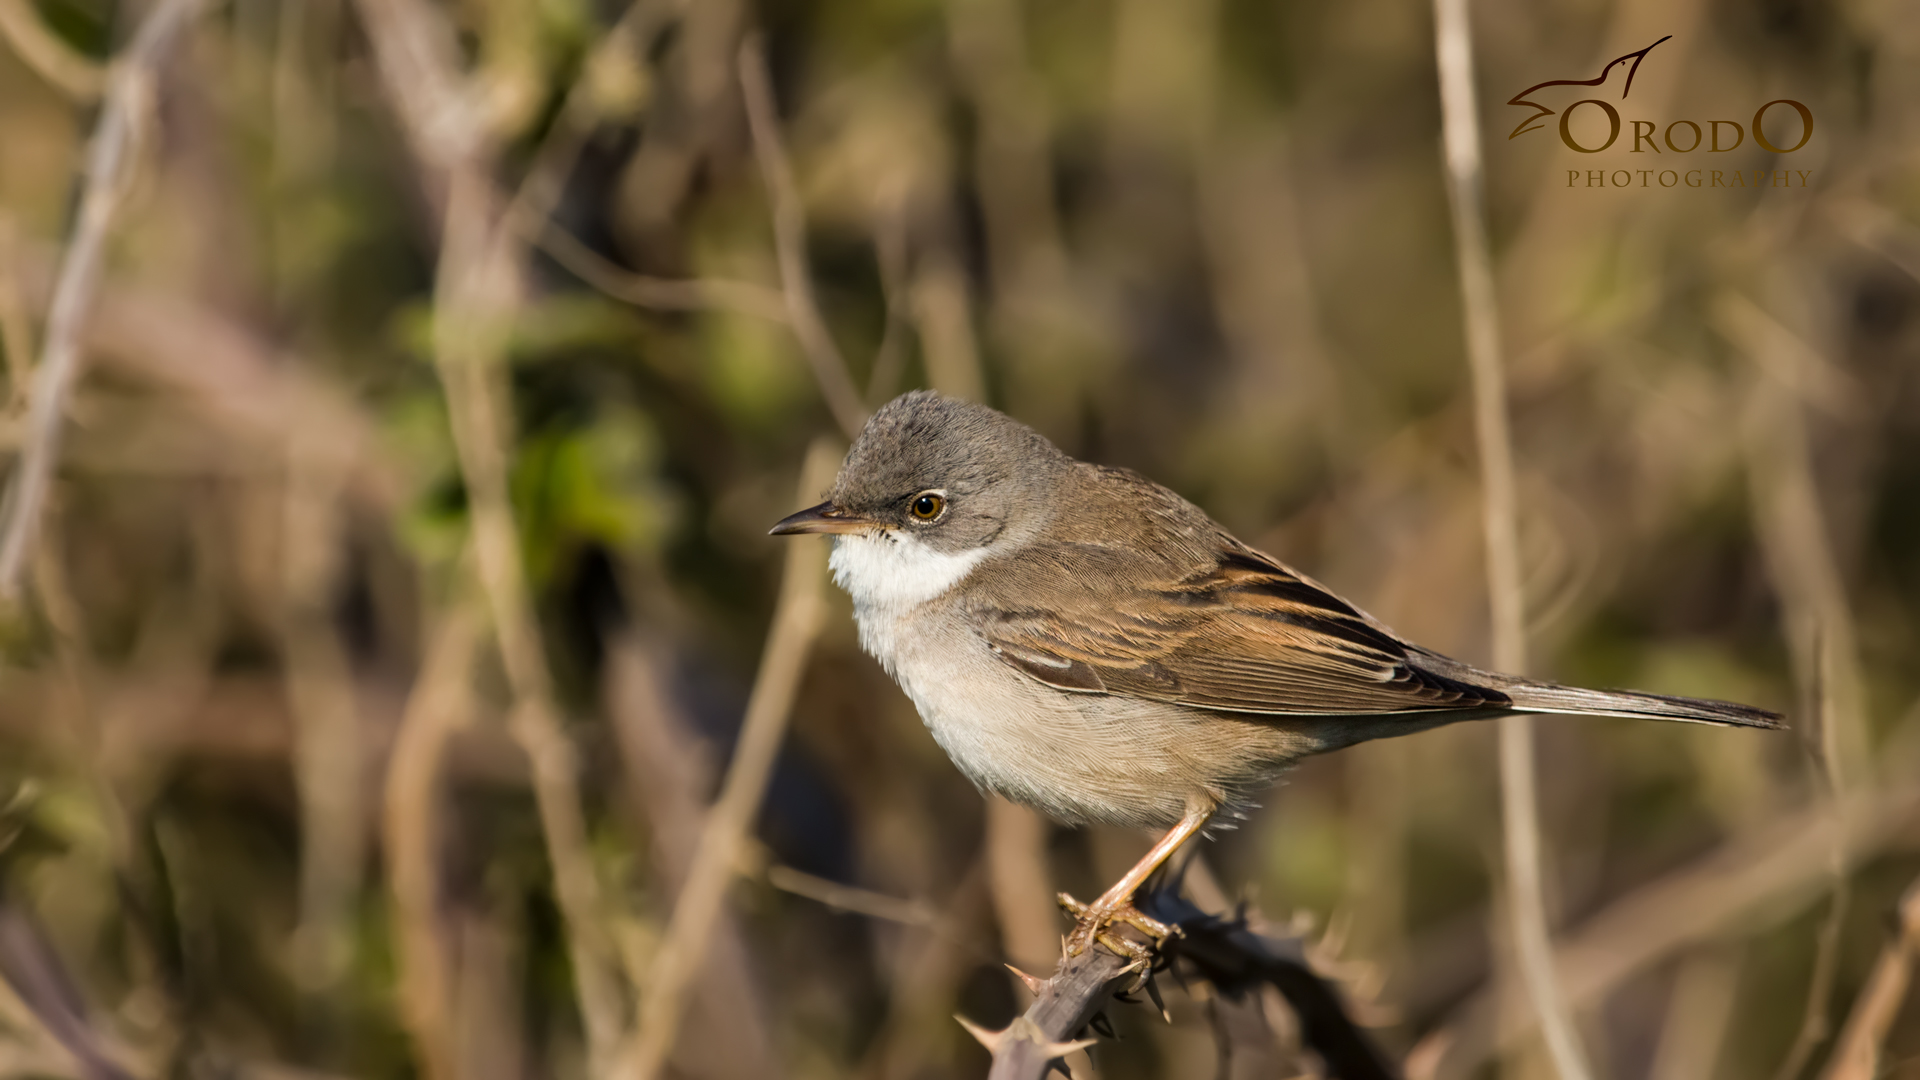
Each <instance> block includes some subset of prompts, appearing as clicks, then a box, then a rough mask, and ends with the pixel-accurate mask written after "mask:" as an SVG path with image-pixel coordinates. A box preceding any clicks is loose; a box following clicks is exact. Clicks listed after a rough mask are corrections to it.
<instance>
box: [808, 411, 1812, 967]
mask: <svg viewBox="0 0 1920 1080" xmlns="http://www.w3.org/2000/svg"><path fill="white" fill-rule="evenodd" d="M808 533H827V534H831V535H832V536H833V555H832V558H831V560H830V562H829V565H830V566H831V568H832V571H833V576H834V580H835V581H836V582H837V583H838V584H839V585H840V587H841V588H843V589H845V590H846V591H847V592H848V593H849V594H850V595H851V596H852V598H853V611H854V618H855V620H856V621H857V622H858V624H859V630H860V644H861V646H862V647H863V648H865V649H866V651H867V652H869V653H871V654H873V656H874V657H875V658H877V659H878V660H879V661H880V663H881V665H882V666H883V667H885V668H886V670H887V672H888V674H890V675H892V676H893V677H894V679H896V680H897V681H898V682H899V684H900V687H901V689H902V690H904V691H906V693H907V696H908V697H910V698H912V699H913V703H914V705H915V707H917V708H918V709H919V712H920V717H921V719H922V720H924V721H925V723H926V725H927V727H928V729H930V730H931V731H932V733H933V737H934V739H935V740H937V741H938V742H939V743H940V745H941V747H942V748H944V749H945V750H946V752H947V754H948V755H949V756H951V757H952V758H953V762H954V764H955V765H956V766H958V767H959V769H960V771H961V772H963V773H965V774H966V775H967V777H968V778H969V779H971V780H972V781H973V782H974V784H975V785H976V786H977V787H979V788H980V789H981V790H982V791H985V792H991V793H993V794H996V795H1000V796H1003V797H1005V798H1007V799H1010V800H1012V801H1014V802H1017V803H1022V804H1025V805H1027V806H1031V807H1033V808H1035V809H1037V810H1040V811H1041V812H1043V813H1046V814H1048V815H1050V816H1052V817H1054V818H1056V819H1058V820H1060V821H1062V822H1066V823H1069V824H1085V823H1088V822H1104V823H1107V824H1112V825H1123V826H1133V827H1150V828H1156V829H1168V830H1169V831H1168V832H1167V834H1166V835H1165V837H1164V838H1163V839H1162V840H1160V842H1159V843H1157V844H1155V845H1154V847H1153V849H1152V850H1151V851H1149V852H1148V853H1147V855H1146V857H1145V858H1143V859H1141V860H1140V862H1139V864H1137V865H1136V866H1134V867H1133V869H1131V870H1129V871H1128V872H1127V874H1126V875H1125V876H1124V877H1122V878H1121V879H1120V880H1119V881H1118V882H1116V883H1115V884H1114V886H1113V887H1112V888H1111V889H1109V890H1107V891H1106V893H1105V894H1103V895H1102V896H1101V897H1100V898H1099V899H1097V900H1095V901H1094V902H1093V903H1091V904H1081V903H1079V902H1077V901H1073V900H1072V899H1071V898H1069V897H1065V896H1062V898H1061V902H1062V904H1064V905H1066V906H1067V907H1068V908H1069V910H1072V911H1074V912H1075V913H1076V914H1077V915H1078V916H1079V920H1078V923H1077V925H1076V926H1075V929H1074V932H1073V934H1071V935H1070V936H1069V938H1068V951H1069V953H1070V954H1077V953H1079V952H1081V951H1084V950H1085V949H1086V948H1087V947H1088V946H1089V945H1091V944H1092V943H1093V942H1094V941H1101V942H1103V943H1106V944H1108V945H1110V946H1113V947H1116V948H1120V949H1122V950H1126V951H1136V950H1137V947H1133V950H1129V947H1128V946H1127V944H1126V939H1124V938H1121V937H1119V936H1118V935H1112V934H1110V933H1109V930H1110V928H1111V927H1112V926H1113V925H1114V924H1115V923H1118V922H1125V923H1129V924H1131V925H1133V926H1135V927H1138V928H1139V929H1141V930H1142V931H1144V932H1146V933H1148V934H1149V935H1152V936H1154V937H1156V938H1158V937H1164V936H1165V935H1166V934H1167V933H1168V932H1169V930H1168V928H1167V927H1165V926H1163V925H1161V924H1159V923H1158V922H1156V921H1154V920H1153V919H1151V918H1148V917H1147V916H1145V915H1144V914H1142V913H1140V912H1139V911H1138V910H1136V909H1135V908H1134V907H1133V896H1134V893H1135V891H1136V890H1137V889H1139V888H1140V886H1141V885H1142V884H1144V883H1145V881H1146V880H1147V878H1148V877H1149V876H1150V875H1151V874H1152V873H1153V872H1154V870H1156V869H1157V868H1158V867H1159V866H1160V864H1161V863H1163V862H1165V861H1166V859H1167V857H1168V856H1170V855H1171V854H1172V853H1173V852H1174V850H1175V849H1177V848H1178V847H1179V846H1180V845H1181V844H1182V843H1183V842H1185V841H1186V840H1187V839H1188V838H1189V837H1191V836H1192V835H1193V834H1194V833H1196V832H1199V831H1200V830H1202V829H1203V828H1205V827H1206V825H1207V823H1208V822H1209V821H1211V820H1213V819H1214V817H1215V816H1216V815H1220V814H1228V815H1237V814H1239V813H1241V812H1243V811H1244V810H1245V809H1246V808H1248V807H1249V806H1250V805H1251V800H1252V798H1253V796H1254V795H1255V794H1257V793H1258V792H1259V791H1260V790H1261V789H1262V788H1264V787H1266V786H1267V785H1269V784H1271V783H1272V782H1273V781H1274V780H1275V779H1276V778H1277V777H1278V776H1279V774H1280V773H1281V772H1283V771H1284V770H1285V769H1286V768H1287V767H1288V766H1289V765H1291V764H1293V763H1294V762H1296V761H1298V760H1299V759H1301V758H1303V757H1306V756H1307V755H1309V754H1318V753H1324V752H1326V751H1328V750H1337V749H1339V748H1341V747H1344V746H1351V745H1353V744H1354V743H1357V742H1363V741H1365V740H1368V739H1379V738H1385V737H1387V736H1392V735H1408V734H1411V733H1413V732H1416V731H1425V730H1427V729H1429V728H1434V727H1438V726H1440V725H1442V724H1451V723H1454V722H1456V721H1460V720H1481V719H1486V718H1488V717H1494V716H1500V715H1503V714H1507V713H1581V714H1587V715H1596V716H1629V717H1650V718H1655V719H1662V720H1684V721H1692V722H1695V723H1706V724H1724V725H1731V726H1736V727H1754V728H1774V727H1778V726H1780V725H1779V720H1780V717H1779V716H1777V715H1775V714H1774V713H1770V712H1766V711H1764V710H1762V709H1756V708H1751V707H1748V706H1745V705H1735V704H1731V703H1728V702H1722V701H1703V700H1698V699H1694V698H1681V697H1667V696H1663V695H1657V694H1639V693H1622V692H1615V691H1603V690H1578V689H1574V688H1572V687H1566V686H1556V685H1554V684H1552V683H1544V682H1536V681H1533V680H1531V679H1525V678H1521V677H1519V676H1515V675H1502V674H1498V673H1495V672H1491V671H1481V670H1479V669H1477V668H1474V667H1471V666H1469V665H1467V664H1463V663H1461V662H1459V661H1458V660H1452V659H1449V658H1447V657H1445V656H1442V655H1440V654H1439V653H1436V652H1433V651H1431V650H1429V649H1423V648H1421V647H1420V646H1418V645H1414V644H1412V643H1410V642H1407V641H1404V640H1402V639H1401V638H1400V637H1399V636H1398V635H1396V634H1394V632H1393V631H1392V630H1389V629H1388V628H1387V627H1386V626H1385V625H1383V624H1382V623H1381V622H1380V621H1379V620H1377V619H1375V618H1373V617H1372V616H1370V615H1368V614H1366V613H1365V612H1363V611H1361V610H1360V609H1359V608H1357V607H1355V606H1354V605H1352V604H1350V603H1348V602H1346V601H1345V600H1342V599H1341V598H1340V597H1338V596H1336V595H1334V593H1333V592H1332V591H1331V590H1329V589H1327V588H1326V587H1325V586H1323V585H1320V584H1319V583H1318V582H1315V581H1313V580H1312V579H1310V578H1308V577H1307V576H1306V575H1304V574H1301V573H1298V572H1297V571H1295V570H1293V569H1291V568H1289V567H1288V566H1287V565H1286V564H1284V563H1282V562H1280V561H1279V560H1277V559H1274V558H1272V557H1271V556H1268V555H1266V554H1264V553H1262V552H1259V551H1256V550H1254V549H1253V548H1251V547H1248V546H1247V545H1246V544H1243V543H1241V542H1240V541H1239V540H1237V539H1235V538H1234V537H1233V536H1232V535H1231V534H1230V533H1228V532H1227V531H1226V530H1225V529H1223V528H1221V527H1220V526H1219V525H1217V524H1215V523H1214V521H1213V519H1211V518H1209V517H1208V516H1207V515H1206V513H1205V512H1204V511H1202V510H1201V509H1200V508H1199V507H1197V506H1194V505H1193V504H1192V503H1190V502H1188V501H1186V500H1185V499H1183V498H1181V497H1180V496H1179V495H1176V494H1174V493H1173V492H1172V491H1169V490H1168V489H1166V488H1164V487H1161V486H1160V485H1159V484H1156V483H1154V482H1153V481H1151V480H1148V479H1146V478H1145V477H1142V476H1140V475H1138V474H1136V473H1133V472H1129V471H1127V470H1125V469H1117V468H1109V467H1106V466H1102V465H1093V464H1088V463H1086V462H1083V461H1076V460H1074V459H1073V458H1071V457H1068V456H1067V455H1066V454H1063V453H1061V452H1060V451H1059V450H1058V449H1056V448H1055V447H1054V446H1053V444H1052V443H1050V442H1048V441H1047V440H1046V439H1045V438H1043V437H1042V436H1041V435H1040V434H1039V433H1037V432H1035V431H1034V430H1033V429H1031V428H1029V427H1027V426H1026V425H1024V424H1021V423H1019V422H1017V421H1015V420H1013V419H1011V418H1009V417H1007V416H1005V415H1003V414H1001V413H999V412H996V411H994V410H993V409H990V408H987V407H986V406H984V405H978V404H974V403H972V402H967V401H961V400H957V399H954V398H949V397H943V396H941V395H939V394H936V393H933V392H930V391H924V390H920V391H914V392H911V393H908V394H904V395H902V396H900V397H898V398H895V399H894V400H893V401H892V402H890V403H889V404H887V405H886V406H885V407H883V408H882V409H881V410H880V411H879V412H878V413H875V414H874V416H873V417H872V419H870V420H869V421H868V422H867V424H866V427H865V429H864V430H862V431H861V433H860V437H859V438H858V439H857V440H855V442H854V444H853V448H852V450H850V451H849V452H848V454H847V459H846V463H845V464H844V465H843V466H842V467H841V469H840V474H839V477H838V478H837V479H836V480H835V481H834V485H833V490H832V491H831V493H830V494H829V496H828V498H827V500H826V501H825V502H823V503H821V504H819V505H818V506H814V507H810V508H808V509H806V510H802V511H800V512H799V513H797V514H794V515H792V516H791V517H788V518H786V519H785V520H783V521H781V522H780V523H779V524H777V525H775V526H774V527H773V529H772V534H773V535H776V536H786V535H795V534H808Z"/></svg>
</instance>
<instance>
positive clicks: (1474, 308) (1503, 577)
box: [1433, 0, 1592, 1080]
mask: <svg viewBox="0 0 1920 1080" xmlns="http://www.w3.org/2000/svg"><path fill="white" fill-rule="evenodd" d="M1433 18H1434V38H1435V45H1436V49H1437V51H1438V54H1439V67H1440V112H1441V121H1442V126H1443V129H1444V136H1445V149H1446V153H1445V159H1446V166H1447V199H1448V203H1449V205H1450V206H1451V208H1452V211H1453V235H1454V251H1455V254H1456V256H1457V259H1458V264H1459V273H1460V303H1461V307H1462V309H1463V318H1464V320H1465V322H1466V328H1467V360H1468V364H1469V366H1470V368H1471V370H1472V373H1473V421H1474V423H1473V426H1474V432H1475V434H1476V436H1477V445H1478V447H1479V451H1480V482H1481V487H1482V489H1483V494H1482V497H1483V499H1484V500H1485V501H1484V507H1485V513H1486V517H1485V528H1486V542H1487V595H1488V599H1489V600H1490V602H1491V604H1492V611H1493V663H1494V666H1495V667H1497V668H1499V669H1500V670H1502V671H1509V672H1513V673H1514V674H1520V673H1522V672H1524V671H1525V670H1526V668H1527V641H1526V600H1525V595H1524V593H1523V592H1522V586H1521V577H1520V534H1519V526H1518V522H1517V514H1518V511H1517V509H1516V505H1515V504H1516V498H1515V493H1514V478H1513V438H1512V434H1511V433H1510V431H1509V428H1508V422H1507V390H1506V377H1505V375H1504V373H1503V372H1502V370H1501V358H1500V314H1499V309H1498V306H1497V304H1498V301H1497V299H1496V297H1495V294H1494V283H1493V256H1492V254H1491V252H1489V250H1488V247H1487V222H1486V206H1485V191H1484V181H1483V176H1484V170H1483V166H1482V164H1481V158H1480V122H1479V113H1478V105H1477V104H1476V103H1475V101H1474V88H1473V36H1472V35H1473V31H1472V27H1471V25H1470V23H1469V20H1468V18H1467V0H1434V5H1433ZM1499 731H1500V735H1499V738H1500V816H1501V822H1502V825H1503V827H1504V828H1503V831H1504V835H1505V839H1506V866H1507V904H1506V907H1507V910H1508V914H1509V915H1510V916H1511V918H1512V920H1513V927H1512V931H1513V939H1514V953H1515V957H1516V959H1517V960H1518V962H1519V967H1520V975H1521V979H1522V981H1523V982H1524V983H1525V984H1526V988H1527V994H1528V998H1529V999H1530V1000H1531V1002H1532V1004H1533V1008H1534V1011H1535V1012H1536V1013H1537V1014H1538V1015H1539V1017H1540V1030H1541V1033H1542V1034H1543V1035H1544V1036H1545V1037H1546V1042H1547V1051H1548V1053H1549V1054H1551V1055H1552V1057H1553V1064H1554V1069H1555V1071H1556V1072H1558V1073H1559V1075H1560V1080H1584V1078H1585V1077H1588V1076H1590V1075H1592V1069H1591V1067H1590V1066H1589V1065H1588V1064H1587V1055H1586V1051H1585V1049H1584V1048H1583V1047H1582V1046H1581V1045H1580V1034H1579V1032H1578V1031H1577V1030H1576V1029H1575V1027H1574V1023H1573V1014H1572V1013H1571V1012H1570V1011H1569V1010H1568V1008H1567V1003H1566V1000H1565V997H1564V996H1563V994H1562V993H1561V990H1560V986H1559V983H1558V982H1557V981H1556V980H1555V978H1554V972H1553V946H1552V942H1551V940H1550V936H1549V932H1548V929H1547V905H1546V896H1545V893H1544V882H1543V880H1542V878H1543V872H1542V869H1541V855H1540V818H1539V800H1538V796H1537V793H1536V791H1535V786H1536V784H1535V763H1534V750H1533V718H1532V717H1530V716H1503V717H1501V718H1500V720H1499Z"/></svg>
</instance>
